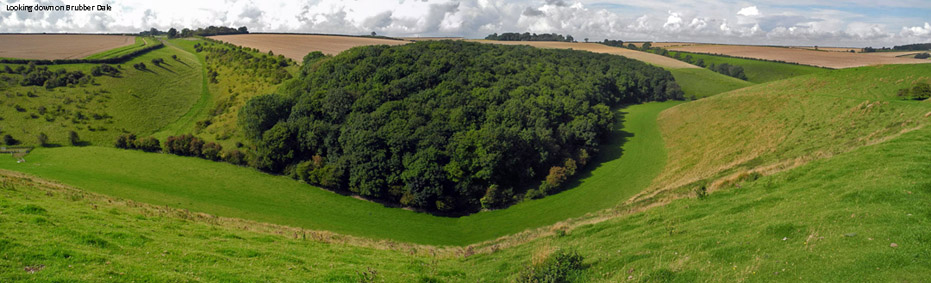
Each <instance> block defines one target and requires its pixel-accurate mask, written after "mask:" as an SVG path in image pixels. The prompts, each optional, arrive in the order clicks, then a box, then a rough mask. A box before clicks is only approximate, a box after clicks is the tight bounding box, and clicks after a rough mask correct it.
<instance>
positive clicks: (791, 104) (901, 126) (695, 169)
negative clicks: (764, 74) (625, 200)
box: [654, 65, 931, 190]
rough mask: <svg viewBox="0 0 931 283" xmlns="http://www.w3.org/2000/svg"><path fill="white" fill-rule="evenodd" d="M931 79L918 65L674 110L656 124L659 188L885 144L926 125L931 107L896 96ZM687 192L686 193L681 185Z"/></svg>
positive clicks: (711, 183) (806, 81) (777, 86)
mask: <svg viewBox="0 0 931 283" xmlns="http://www.w3.org/2000/svg"><path fill="white" fill-rule="evenodd" d="M929 80H931V69H928V68H926V67H922V66H919V65H886V66H880V67H863V68H855V69H845V70H836V71H832V72H826V73H823V74H818V75H811V76H803V77H798V78H792V79H788V80H784V81H778V82H772V83H768V84H764V85H758V86H753V87H749V88H745V89H741V90H737V91H734V92H730V93H727V94H723V95H718V96H714V97H710V98H708V99H703V100H700V101H696V102H693V103H687V104H682V105H679V106H677V107H673V108H671V109H669V110H667V111H665V112H663V113H662V114H661V115H660V118H659V125H660V130H661V131H662V132H663V137H664V139H665V141H666V147H667V151H668V152H669V158H668V162H667V165H666V169H664V171H663V173H662V174H660V176H659V177H658V178H657V179H656V180H655V181H654V188H656V189H675V188H679V189H682V190H689V189H694V188H697V187H700V186H701V185H702V184H706V183H707V186H708V188H709V189H714V187H716V186H718V185H721V184H726V183H728V182H732V181H734V180H735V179H740V178H746V177H748V174H754V173H760V174H770V173H772V172H777V171H780V170H785V169H787V168H792V167H795V166H798V165H801V164H805V163H807V162H810V161H811V160H817V159H822V158H827V157H830V156H834V155H837V154H840V153H843V152H847V151H850V150H853V149H856V148H858V147H861V146H864V145H869V144H874V143H878V142H882V141H884V140H887V139H889V138H891V137H895V136H897V135H899V134H901V133H904V132H908V131H912V130H914V129H917V128H920V127H923V126H925V125H927V124H928V122H929V120H931V118H929V114H928V113H929V112H928V111H929V110H931V108H929V104H928V102H922V101H905V100H900V99H899V98H897V97H895V95H896V91H897V90H898V89H899V88H904V87H906V86H910V85H911V84H913V83H915V82H928V81H929ZM683 186H684V187H683Z"/></svg>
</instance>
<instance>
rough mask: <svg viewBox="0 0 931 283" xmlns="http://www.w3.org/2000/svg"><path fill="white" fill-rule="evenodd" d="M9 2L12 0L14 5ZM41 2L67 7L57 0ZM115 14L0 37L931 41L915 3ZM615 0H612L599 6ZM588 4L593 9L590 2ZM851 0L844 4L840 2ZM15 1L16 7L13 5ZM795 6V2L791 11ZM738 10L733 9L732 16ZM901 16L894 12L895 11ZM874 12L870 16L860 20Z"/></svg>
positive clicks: (12, 21)
mask: <svg viewBox="0 0 931 283" xmlns="http://www.w3.org/2000/svg"><path fill="white" fill-rule="evenodd" d="M14 1H15V0H14ZM38 1H39V2H41V3H42V4H55V3H63V2H62V1H60V0H52V1H43V0H38ZM105 1H107V2H109V3H111V5H112V6H113V7H114V11H112V12H82V13H55V12H47V13H24V12H4V13H0V32H115V33H123V32H138V31H141V30H147V29H149V28H151V27H155V28H158V29H161V30H166V29H168V28H170V27H175V28H184V27H203V26H208V25H224V26H248V27H249V30H250V31H259V32H305V33H340V34H368V33H370V32H372V31H377V32H378V33H379V34H385V35H392V36H464V37H472V38H481V37H484V36H485V35H487V34H491V33H494V32H498V33H501V32H525V31H527V32H536V33H543V32H555V33H561V34H569V35H572V36H573V37H575V38H586V37H587V38H590V39H591V40H599V41H600V40H601V39H604V38H610V39H622V40H628V41H630V40H653V41H699V42H720V43H751V44H796V45H815V44H817V45H852V46H868V45H872V46H881V45H885V46H891V45H898V44H903V43H913V42H918V41H923V42H927V41H931V25H929V24H928V23H926V21H927V17H923V16H922V15H926V14H923V12H922V11H929V10H927V9H925V10H921V9H924V8H921V3H922V1H920V0H886V1H883V3H881V4H880V6H882V7H914V9H911V10H905V11H910V12H903V13H906V14H907V13H911V15H912V16H911V17H909V16H908V15H898V14H890V15H879V16H877V15H875V13H874V12H863V11H866V10H869V11H873V10H875V9H873V8H868V7H872V6H869V5H871V4H870V3H872V2H870V1H867V0H854V2H850V3H848V4H844V5H839V4H836V3H834V2H829V1H826V0H785V1H784V3H783V2H780V4H784V5H789V6H776V5H766V4H758V5H742V6H738V7H736V8H735V7H734V5H733V1H730V0H702V1H688V0H669V1H650V0H630V1H624V2H623V4H617V3H616V2H615V3H601V2H598V3H590V2H588V1H585V2H584V3H583V1H578V0H576V1H570V0H543V1H540V0H515V1H509V0H423V1H405V0H399V1H387V2H386V1H383V0H353V1H340V0H313V1H302V2H299V1H291V0H270V1H257V0H203V1H189V0H163V1H159V2H157V4H156V3H153V2H151V1H144V0H105ZM603 1H606V2H607V1H612V0H603ZM589 3H590V4H589ZM845 3H847V2H845ZM12 4H16V3H12ZM792 5H794V6H792ZM735 9H736V12H735ZM893 11H900V10H893ZM864 13H873V14H869V15H867V14H864Z"/></svg>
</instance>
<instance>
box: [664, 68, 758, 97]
mask: <svg viewBox="0 0 931 283" xmlns="http://www.w3.org/2000/svg"><path fill="white" fill-rule="evenodd" d="M668 71H669V72H671V73H672V75H673V77H675V78H676V82H677V83H679V86H680V87H682V91H683V92H685V96H686V97H688V98H691V99H698V98H704V97H708V96H712V95H715V94H719V93H724V92H728V91H732V90H735V89H740V88H744V87H748V86H751V85H753V83H750V82H747V81H743V80H740V79H735V78H732V77H728V76H725V75H722V74H718V73H715V72H714V71H711V70H708V69H668Z"/></svg>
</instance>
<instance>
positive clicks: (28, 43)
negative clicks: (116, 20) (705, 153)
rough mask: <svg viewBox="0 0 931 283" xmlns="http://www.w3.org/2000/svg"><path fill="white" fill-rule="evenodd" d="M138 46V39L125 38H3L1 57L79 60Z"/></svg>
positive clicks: (73, 35)
mask: <svg viewBox="0 0 931 283" xmlns="http://www.w3.org/2000/svg"><path fill="white" fill-rule="evenodd" d="M135 42H136V41H135V37H132V36H123V35H94V34H0V57H4V58H23V59H42V60H54V59H78V58H84V57H87V56H90V55H94V54H97V53H100V52H104V51H107V50H110V49H113V48H117V47H122V46H126V45H130V44H133V43H135Z"/></svg>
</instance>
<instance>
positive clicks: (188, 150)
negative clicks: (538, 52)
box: [165, 134, 204, 156]
mask: <svg viewBox="0 0 931 283" xmlns="http://www.w3.org/2000/svg"><path fill="white" fill-rule="evenodd" d="M203 146H204V141H202V140H200V139H198V138H197V137H195V136H193V135H191V134H186V135H180V136H174V137H168V139H166V140H165V152H167V153H170V154H175V155H181V156H201V150H202V149H203Z"/></svg>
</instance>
